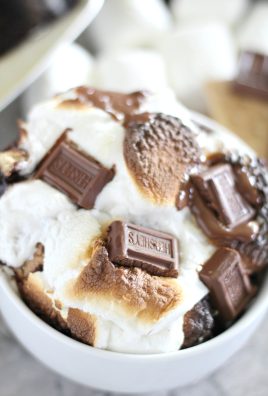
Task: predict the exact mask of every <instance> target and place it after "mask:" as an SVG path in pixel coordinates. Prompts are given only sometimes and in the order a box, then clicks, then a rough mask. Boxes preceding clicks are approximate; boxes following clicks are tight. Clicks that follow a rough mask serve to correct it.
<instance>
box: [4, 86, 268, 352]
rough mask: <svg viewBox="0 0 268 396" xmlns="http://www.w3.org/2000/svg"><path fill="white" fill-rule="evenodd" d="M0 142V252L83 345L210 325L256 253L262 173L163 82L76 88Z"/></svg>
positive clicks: (264, 190)
mask: <svg viewBox="0 0 268 396" xmlns="http://www.w3.org/2000/svg"><path fill="white" fill-rule="evenodd" d="M19 127H20V128H19V138H18V140H17V142H16V143H15V144H14V145H13V146H12V147H10V148H8V149H7V150H6V151H3V152H2V153H0V170H1V189H0V190H1V199H0V260H1V265H2V267H3V269H4V270H5V269H6V268H7V267H9V268H11V269H12V271H13V276H14V279H15V280H16V282H17V286H18V290H19V292H20V294H21V297H22V299H23V300H24V301H25V303H26V304H27V305H28V306H29V307H30V309H32V310H33V311H34V312H35V313H36V314H37V315H38V316H40V317H41V318H42V319H43V320H44V321H46V322H47V323H48V324H50V325H51V326H53V327H55V328H56V329H58V330H59V331H61V332H63V333H65V334H66V335H68V336H70V337H73V338H75V339H77V340H79V341H81V342H83V343H85V344H88V345H91V346H94V347H96V348H102V349H106V350H111V351H118V352H125V353H143V354H146V353H167V352H171V351H177V350H179V349H182V348H188V347H192V346H194V345H197V344H199V343H202V342H204V341H206V340H208V339H211V338H213V337H215V336H217V335H218V334H219V333H221V332H222V331H224V330H225V329H226V328H228V327H229V326H231V325H232V324H233V323H234V322H235V321H236V320H237V319H239V317H240V316H241V315H243V312H244V311H245V310H246V309H247V308H248V306H249V305H250V303H251V301H252V299H254V296H255V295H256V293H258V289H259V288H260V286H261V282H262V278H263V276H264V272H265V270H266V266H267V263H268V171H267V168H266V165H265V163H264V162H263V161H262V160H260V159H258V158H256V156H255V154H254V152H252V151H251V150H250V148H248V147H247V146H246V145H245V144H244V143H243V142H241V141H240V140H238V139H237V138H236V137H235V136H234V135H232V134H231V133H229V132H227V131H225V130H224V129H223V128H221V127H215V130H213V129H211V128H210V127H209V128H208V127H207V126H206V125H202V124H200V122H198V123H197V122H195V121H194V120H192V114H191V113H190V112H188V110H187V109H185V108H184V107H183V106H181V105H180V104H179V103H177V101H176V99H175V97H174V96H173V94H172V93H170V92H164V93H162V94H150V93H148V92H134V93H130V94H128V95H126V94H120V93H115V92H104V91H98V90H95V89H93V88H89V87H79V88H76V89H72V90H70V91H68V92H66V93H64V94H61V95H58V96H56V97H55V98H53V99H51V100H49V101H46V102H43V103H41V104H39V105H37V106H35V107H34V108H33V110H32V111H31V113H30V114H29V117H28V120H27V121H26V122H20V124H19Z"/></svg>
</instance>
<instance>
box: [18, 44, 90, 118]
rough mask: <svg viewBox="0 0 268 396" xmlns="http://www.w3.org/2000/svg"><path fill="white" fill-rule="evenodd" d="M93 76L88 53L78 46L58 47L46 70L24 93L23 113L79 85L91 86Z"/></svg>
mask: <svg viewBox="0 0 268 396" xmlns="http://www.w3.org/2000/svg"><path fill="white" fill-rule="evenodd" d="M93 74H94V60H93V58H92V56H91V55H90V53H89V52H87V51H86V50H85V49H84V48H82V47H80V46H79V45H78V44H71V45H70V44H68V45H64V46H62V47H60V48H59V49H58V50H57V52H56V53H55V55H54V58H53V61H52V64H51V66H50V67H49V68H48V70H47V71H46V72H45V73H44V74H42V76H41V77H40V78H39V79H37V80H36V81H35V82H33V83H32V84H31V86H30V88H28V89H27V91H26V92H25V93H24V95H23V111H24V113H25V114H28V112H29V110H30V109H31V108H32V107H33V106H34V105H35V104H36V103H38V102H40V101H41V100H46V99H48V98H51V97H52V96H53V95H56V94H58V93H60V92H64V91H66V90H68V89H70V88H73V87H76V86H79V85H84V84H93Z"/></svg>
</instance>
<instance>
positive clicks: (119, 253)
mask: <svg viewBox="0 0 268 396" xmlns="http://www.w3.org/2000/svg"><path fill="white" fill-rule="evenodd" d="M108 251H109V256H110V260H111V261H112V262H114V263H116V264H121V265H124V266H126V267H140V268H142V269H143V270H145V271H147V272H148V273H150V274H152V275H158V276H169V277H174V278H176V277H177V276H178V273H179V271H178V270H179V254H178V242H177V240H176V239H175V238H174V237H173V236H172V235H170V234H166V233H163V232H159V231H156V230H152V229H151V228H144V227H140V226H138V225H135V224H128V223H124V222H122V221H114V222H113V223H112V224H111V225H110V227H109V230H108Z"/></svg>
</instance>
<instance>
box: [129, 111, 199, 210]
mask: <svg viewBox="0 0 268 396" xmlns="http://www.w3.org/2000/svg"><path fill="white" fill-rule="evenodd" d="M124 155H125V161H126V164H127V167H128V169H129V172H130V174H131V175H132V177H133V179H134V181H135V183H136V184H137V186H138V188H139V189H140V190H141V192H142V193H143V194H144V195H146V196H147V197H149V198H150V199H151V200H153V201H154V202H155V203H158V204H163V203H174V205H175V201H176V197H177V196H178V194H179V191H180V188H181V187H182V186H183V184H184V183H185V182H186V180H187V176H188V175H189V174H190V172H191V171H192V170H193V168H195V167H196V166H197V165H198V164H199V163H200V151H199V148H198V145H197V143H196V141H195V135H194V133H193V132H192V131H191V130H190V129H189V128H188V127H186V126H185V125H184V124H183V123H182V122H181V121H180V120H179V119H178V118H175V117H172V116H168V115H164V114H151V115H148V117H147V120H146V122H144V119H143V120H142V122H139V121H133V122H130V123H129V124H128V128H127V130H126V138H125V142H124Z"/></svg>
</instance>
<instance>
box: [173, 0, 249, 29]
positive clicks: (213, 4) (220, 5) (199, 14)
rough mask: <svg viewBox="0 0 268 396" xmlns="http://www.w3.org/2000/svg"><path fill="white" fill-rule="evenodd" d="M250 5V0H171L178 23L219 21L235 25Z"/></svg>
mask: <svg viewBox="0 0 268 396" xmlns="http://www.w3.org/2000/svg"><path fill="white" fill-rule="evenodd" d="M248 6H249V0H225V1H222V0H171V10H172V13H173V15H174V17H175V19H176V21H177V22H178V23H181V22H191V23H192V22H200V21H204V22H208V21H218V22H222V23H226V24H228V25H234V24H235V23H237V22H238V21H239V20H240V19H241V18H242V17H243V15H244V13H245V12H246V10H247V8H248Z"/></svg>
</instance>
